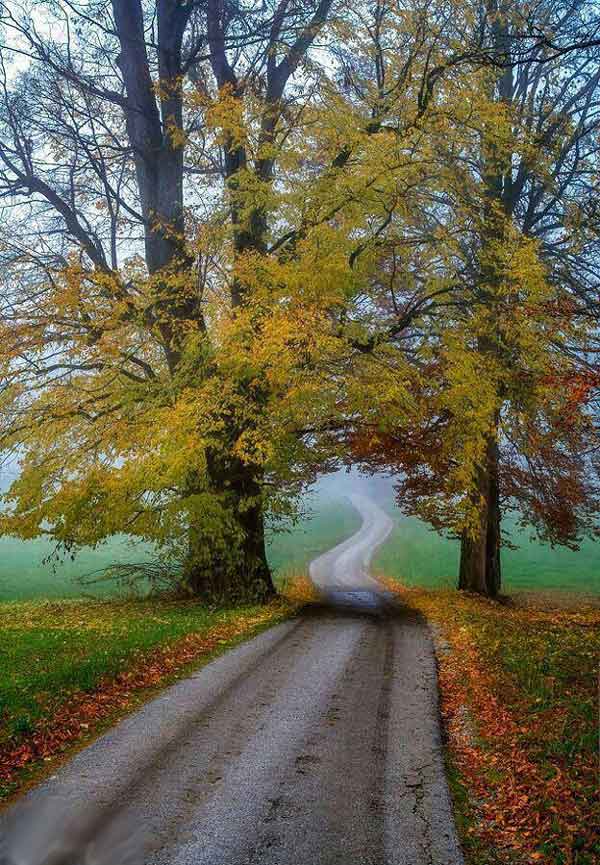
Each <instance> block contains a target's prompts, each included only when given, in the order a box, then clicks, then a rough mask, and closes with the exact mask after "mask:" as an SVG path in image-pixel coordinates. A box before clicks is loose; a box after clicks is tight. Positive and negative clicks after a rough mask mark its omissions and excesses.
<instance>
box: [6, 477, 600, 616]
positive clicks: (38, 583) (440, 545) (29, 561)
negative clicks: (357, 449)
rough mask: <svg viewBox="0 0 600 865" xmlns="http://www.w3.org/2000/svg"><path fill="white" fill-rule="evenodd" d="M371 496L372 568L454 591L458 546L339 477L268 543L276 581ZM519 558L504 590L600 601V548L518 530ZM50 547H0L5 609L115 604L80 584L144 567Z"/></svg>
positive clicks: (104, 590)
mask: <svg viewBox="0 0 600 865" xmlns="http://www.w3.org/2000/svg"><path fill="white" fill-rule="evenodd" d="M357 484H360V488H361V489H362V490H363V491H365V492H366V493H367V494H369V495H371V496H373V498H375V500H376V501H378V502H379V503H380V505H381V506H382V507H384V508H385V509H386V510H387V511H388V513H390V515H391V516H392V517H393V519H394V522H395V527H394V531H393V533H392V535H391V536H390V538H389V539H388V541H387V542H386V543H385V544H384V546H383V547H381V549H380V550H379V551H378V553H377V555H376V556H375V560H374V563H373V567H374V570H375V571H376V572H377V573H381V574H386V575H387V576H390V577H395V578H397V579H400V580H402V581H404V582H406V583H408V584H409V585H416V586H424V587H430V588H434V587H437V586H446V587H452V586H454V585H455V584H456V575H457V570H458V543H457V542H456V541H452V540H448V539H446V538H443V537H440V536H439V535H438V534H436V533H435V532H433V531H431V530H430V529H429V528H428V527H427V526H426V525H425V524H424V523H422V522H420V521H419V520H417V519H415V518H413V517H405V516H403V515H402V514H401V513H400V512H399V511H398V510H397V508H396V507H395V504H394V498H393V492H392V489H391V485H390V483H389V481H384V480H383V479H380V478H373V479H370V478H369V479H359V478H357V476H356V474H354V473H352V474H350V475H348V474H345V473H339V474H337V475H334V476H332V477H330V478H326V479H324V481H323V482H321V483H320V484H319V486H318V487H317V489H316V491H315V492H314V493H313V494H312V495H311V496H310V498H309V500H308V501H307V507H308V509H309V511H310V513H311V516H308V517H305V518H303V519H301V520H299V521H298V522H297V523H296V524H295V525H294V526H292V527H291V528H290V530H289V531H285V532H278V533H274V534H272V535H271V536H270V538H269V559H270V562H271V565H272V567H273V569H274V571H275V574H276V578H277V579H278V580H284V579H285V578H286V577H287V576H289V575H291V574H299V573H305V572H306V571H307V569H308V565H309V563H310V561H311V560H312V559H313V558H315V556H318V555H319V554H320V553H322V552H324V551H325V550H327V549H329V548H330V547H332V546H334V545H335V544H337V543H339V542H340V541H342V540H343V539H344V538H346V537H348V536H349V535H351V534H352V533H353V532H355V531H356V530H357V529H358V527H359V525H360V518H359V517H358V515H357V513H356V512H355V511H354V509H353V508H352V506H351V505H350V503H349V501H348V500H347V498H346V495H347V493H348V492H350V491H351V490H352V489H355V488H356V487H357ZM512 540H513V542H515V543H517V544H518V546H519V548H518V549H517V550H504V551H503V555H502V558H503V569H504V584H505V588H506V589H507V590H508V591H511V590H515V589H528V590H531V589H564V590H569V591H581V592H592V593H597V594H600V544H595V543H593V542H591V541H588V542H585V543H584V544H583V545H582V549H581V550H580V551H578V552H571V551H569V550H565V549H562V548H558V549H554V550H553V549H552V548H551V547H550V546H549V545H546V544H540V543H538V542H537V541H532V540H531V539H530V538H529V537H528V533H527V532H519V531H517V530H516V529H513V532H512ZM51 552H52V547H51V545H50V543H48V542H47V541H44V540H36V541H28V542H26V543H24V542H22V541H19V540H16V539H14V538H1V539H0V601H6V600H33V599H36V598H50V599H61V598H78V597H85V596H88V597H100V598H102V597H110V596H115V594H118V593H119V588H118V586H116V585H115V584H114V583H97V584H94V585H82V583H81V581H80V577H81V576H82V575H85V574H89V573H90V572H91V571H94V570H97V569H99V568H102V567H106V566H107V565H109V564H112V563H114V562H124V561H141V560H143V559H144V558H147V557H148V548H146V547H144V546H143V545H137V546H132V545H131V543H130V542H128V541H127V539H126V538H113V539H111V540H110V541H109V542H108V543H107V544H104V545H102V546H100V547H99V548H98V549H96V550H85V551H83V552H82V553H80V554H79V555H78V556H77V557H76V559H75V560H74V561H70V560H69V561H66V562H62V563H58V564H57V563H54V564H53V563H52V562H50V561H46V559H47V557H48V556H49V555H50V554H51Z"/></svg>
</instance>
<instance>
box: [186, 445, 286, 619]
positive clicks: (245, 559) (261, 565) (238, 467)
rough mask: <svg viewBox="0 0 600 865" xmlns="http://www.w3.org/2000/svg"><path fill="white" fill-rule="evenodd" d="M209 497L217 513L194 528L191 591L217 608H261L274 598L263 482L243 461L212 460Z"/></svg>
mask: <svg viewBox="0 0 600 865" xmlns="http://www.w3.org/2000/svg"><path fill="white" fill-rule="evenodd" d="M209 462H210V463H211V465H210V467H209V472H210V474H211V475H212V478H213V489H212V490H211V492H210V495H211V497H212V499H213V501H214V502H217V503H218V509H217V510H216V511H213V512H211V513H210V514H206V513H201V514H200V515H199V517H198V519H197V520H196V521H194V523H193V524H192V526H191V527H190V540H189V552H188V557H187V561H186V563H185V568H184V582H185V585H186V587H187V589H188V590H189V591H190V592H191V593H192V594H194V595H195V596H197V597H199V598H201V599H202V600H207V601H211V602H213V603H260V602H263V601H266V600H268V599H269V598H270V597H272V596H273V595H274V594H275V586H274V585H273V580H272V578H271V571H270V568H269V564H268V561H267V553H266V547H265V529H264V512H263V505H262V496H261V483H260V479H257V478H256V476H255V474H254V473H253V472H252V470H251V469H250V468H249V467H248V466H246V465H244V464H242V463H240V462H238V463H237V464H235V465H232V464H231V463H230V462H229V461H228V464H227V465H219V464H218V463H217V462H216V461H214V460H211V461H209Z"/></svg>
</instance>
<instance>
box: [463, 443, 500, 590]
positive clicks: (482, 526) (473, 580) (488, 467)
mask: <svg viewBox="0 0 600 865" xmlns="http://www.w3.org/2000/svg"><path fill="white" fill-rule="evenodd" d="M475 495H476V496H477V498H478V499H479V500H480V502H481V506H480V512H479V525H478V527H477V531H476V533H475V536H472V535H469V534H468V533H466V532H464V533H463V536H462V538H461V545H460V572H459V579H458V588H459V589H462V590H464V591H467V592H477V593H479V594H481V595H486V596H488V597H490V598H495V597H496V596H497V595H498V592H499V591H500V585H501V575H502V573H501V567H500V520H501V512H500V497H499V490H498V443H497V440H496V437H495V436H491V437H490V438H489V441H488V445H487V452H486V459H485V462H484V464H483V465H482V466H480V467H479V469H478V475H477V484H476V491H475Z"/></svg>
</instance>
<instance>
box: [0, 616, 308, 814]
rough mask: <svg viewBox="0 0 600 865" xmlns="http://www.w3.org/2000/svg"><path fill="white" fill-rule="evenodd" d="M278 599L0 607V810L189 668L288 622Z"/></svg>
mask: <svg viewBox="0 0 600 865" xmlns="http://www.w3.org/2000/svg"><path fill="white" fill-rule="evenodd" d="M294 609H295V607H294V604H293V603H290V602H288V601H286V600H284V599H280V600H276V601H273V602H272V603H271V604H269V605H267V606H262V607H237V608H233V609H217V610H214V609H207V608H205V607H201V606H200V605H198V604H196V603H194V602H190V601H156V600H154V601H61V602H26V603H17V602H14V603H5V604H0V804H1V803H2V802H3V801H6V800H7V799H8V798H9V797H11V796H12V795H13V794H14V793H15V792H16V791H18V790H19V789H20V788H21V787H23V786H24V785H27V784H28V783H29V782H30V781H31V780H32V779H37V778H38V777H40V776H42V775H43V774H45V770H47V771H50V770H52V769H53V768H54V766H55V764H56V762H57V761H60V759H61V758H63V759H64V757H65V755H67V754H68V753H71V752H72V751H73V750H74V749H76V748H77V747H80V746H81V745H82V744H86V743H87V742H89V741H90V739H92V738H93V737H94V736H95V735H97V734H98V732H100V731H102V730H103V729H105V728H106V727H107V726H108V725H109V724H110V723H114V721H115V720H117V719H118V718H120V717H122V716H124V715H125V714H127V713H128V712H129V711H131V710H132V709H134V708H135V707H136V706H137V705H139V704H140V703H141V702H143V700H144V699H148V697H149V696H151V695H152V693H153V692H154V691H156V690H158V689H159V688H160V687H164V686H165V685H167V684H169V683H170V682H172V681H174V680H175V679H177V678H178V677H179V676H181V675H184V674H185V673H187V672H188V671H189V670H190V668H193V667H198V666H199V665H201V664H202V663H205V662H206V661H208V660H210V659H211V658H212V657H214V656H215V655H216V654H219V653H220V652H222V651H224V650H226V649H227V648H229V647H230V646H232V645H235V644H236V643H238V642H240V641H241V640H243V639H246V638H247V637H250V636H252V635H254V634H255V633H257V632H258V631H260V630H262V629H264V628H266V627H269V626H271V625H273V624H275V623H277V622H278V621H281V620H283V619H285V618H287V617H288V616H289V615H291V614H292V613H293V612H294Z"/></svg>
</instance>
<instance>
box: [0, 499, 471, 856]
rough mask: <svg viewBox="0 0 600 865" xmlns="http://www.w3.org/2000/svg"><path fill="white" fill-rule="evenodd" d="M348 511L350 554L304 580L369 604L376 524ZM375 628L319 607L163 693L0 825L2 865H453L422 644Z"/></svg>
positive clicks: (406, 628) (373, 516)
mask: <svg viewBox="0 0 600 865" xmlns="http://www.w3.org/2000/svg"><path fill="white" fill-rule="evenodd" d="M353 504H354V505H355V506H356V507H357V508H358V509H359V510H360V512H361V514H362V516H363V519H364V523H363V526H362V528H361V529H360V531H359V532H358V533H357V534H356V535H354V536H353V539H352V541H353V543H352V544H350V543H349V542H346V544H345V545H344V544H342V545H340V546H339V547H337V548H336V550H337V552H336V551H331V553H330V554H326V556H327V555H329V556H330V558H329V559H328V558H327V557H326V556H325V557H323V556H322V557H320V559H317V560H316V562H314V563H313V566H312V568H311V573H312V574H313V576H314V579H315V580H316V581H318V582H319V585H320V586H321V587H322V588H323V589H324V590H325V591H326V592H328V591H329V590H330V589H331V587H332V586H333V587H336V586H339V584H340V581H341V584H342V586H343V589H342V591H344V592H348V591H349V592H351V593H352V592H355V591H356V592H358V593H359V595H360V592H362V591H366V592H368V593H372V594H373V595H376V592H377V589H376V586H375V585H374V584H373V583H372V581H371V578H370V577H369V575H368V561H369V556H370V554H371V551H372V549H373V545H374V544H375V543H376V541H377V539H378V538H382V537H383V536H384V535H385V532H384V528H385V527H386V526H387V523H385V521H382V520H381V518H380V516H379V515H378V511H379V509H377V510H375V509H374V506H373V505H372V503H371V504H368V500H365V499H364V498H362V497H361V499H360V501H359V500H357V499H354V500H353ZM384 516H385V515H384ZM386 519H387V518H386ZM387 530H388V531H389V528H388V529H387ZM369 539H370V540H369ZM333 552H336V555H335V556H333V555H332V553H333ZM328 563H329V564H328ZM340 563H341V564H340ZM328 568H329V570H328ZM355 578H356V579H355ZM334 591H335V588H334ZM375 612H376V614H373V610H372V609H368V610H366V612H365V610H364V609H363V607H362V605H361V603H360V600H359V603H358V604H357V606H356V607H353V606H348V605H346V609H343V610H340V609H338V608H337V607H329V606H325V605H324V606H322V607H320V608H319V609H315V610H313V611H311V612H307V613H306V614H304V615H302V616H300V617H298V618H297V619H295V620H293V621H289V622H285V623H283V624H281V625H278V626H276V627H274V628H272V629H270V630H269V631H266V632H265V633H263V634H261V635H260V636H258V637H256V638H255V639H253V640H251V641H249V642H247V643H245V644H243V645H241V646H239V647H237V648H236V649H234V650H232V651H230V652H228V653H227V654H225V655H223V656H222V657H220V658H218V659H216V660H215V661H213V662H212V663H210V664H209V665H207V666H206V667H204V668H203V669H202V670H201V671H199V672H198V673H196V674H194V675H192V676H191V677H189V678H188V679H185V680H183V681H181V682H179V683H177V684H176V685H174V686H172V687H170V688H169V689H168V690H166V691H165V692H163V693H162V694H161V695H160V696H159V697H157V698H156V699H154V700H153V701H151V702H150V703H148V704H147V705H146V706H144V707H143V708H142V709H141V710H140V711H138V712H136V713H135V714H134V715H132V716H130V717H129V718H127V719H126V720H124V721H122V722H121V723H120V724H118V725H117V726H116V727H115V728H114V729H113V730H111V731H110V732H109V733H108V734H106V735H105V736H103V737H102V738H100V739H98V740H97V741H96V742H95V743H94V744H93V745H91V746H90V747H88V748H86V749H85V750H84V751H82V752H81V753H80V754H78V755H77V756H76V757H75V758H73V759H72V760H71V761H70V762H69V763H68V764H67V765H66V766H65V767H64V768H63V769H62V770H61V771H60V772H59V774H58V775H57V776H55V777H54V778H52V779H50V780H49V781H47V782H45V783H44V784H43V785H41V786H40V787H38V788H37V789H35V790H33V791H32V792H31V793H29V794H28V795H27V796H26V797H25V798H24V799H22V800H21V801H20V802H19V803H18V805H16V806H14V807H13V808H12V809H11V810H10V811H9V812H6V813H5V814H4V815H2V816H0V837H2V838H3V852H1V853H0V861H1V862H3V863H10V865H83V863H85V865H141V863H144V865H167V863H169V865H191V863H194V865H461V863H462V857H461V853H460V850H459V847H458V843H457V840H456V834H455V830H454V824H453V819H452V812H451V805H450V800H449V795H448V790H447V786H446V781H445V777H444V770H443V760H442V753H441V740H440V730H439V723H438V706H437V685H436V670H435V661H434V655H433V651H432V645H431V639H430V636H429V633H428V631H427V628H426V626H425V625H424V624H423V622H422V621H421V620H420V619H419V618H418V617H416V616H415V615H413V614H412V613H410V612H408V611H403V610H395V611H391V609H390V606H389V605H384V606H382V607H381V608H377V609H376V610H375Z"/></svg>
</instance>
